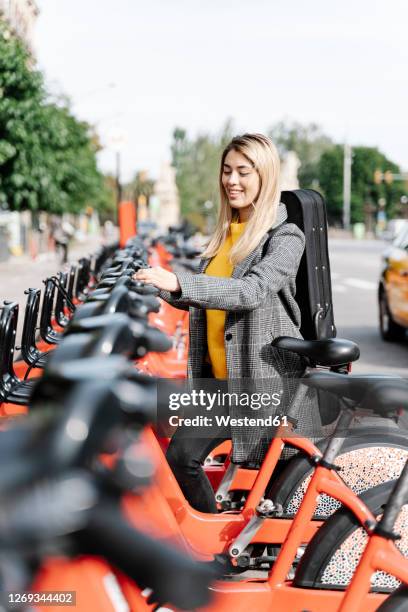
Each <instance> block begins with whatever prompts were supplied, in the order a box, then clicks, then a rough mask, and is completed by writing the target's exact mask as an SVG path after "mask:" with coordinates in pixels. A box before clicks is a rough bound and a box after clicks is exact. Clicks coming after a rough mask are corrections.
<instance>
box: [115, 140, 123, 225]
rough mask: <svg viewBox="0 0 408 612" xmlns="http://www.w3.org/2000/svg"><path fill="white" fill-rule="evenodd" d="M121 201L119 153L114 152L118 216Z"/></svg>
mask: <svg viewBox="0 0 408 612" xmlns="http://www.w3.org/2000/svg"><path fill="white" fill-rule="evenodd" d="M121 201H122V183H121V181H120V151H116V209H117V212H118V214H119V204H120V203H121Z"/></svg>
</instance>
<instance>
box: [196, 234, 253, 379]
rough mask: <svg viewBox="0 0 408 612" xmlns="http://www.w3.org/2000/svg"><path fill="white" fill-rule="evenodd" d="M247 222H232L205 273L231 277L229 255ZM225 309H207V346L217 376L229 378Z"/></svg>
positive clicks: (214, 373) (231, 268)
mask: <svg viewBox="0 0 408 612" xmlns="http://www.w3.org/2000/svg"><path fill="white" fill-rule="evenodd" d="M245 225H246V224H245V223H231V225H230V233H229V234H228V236H227V238H226V240H225V242H224V244H223V245H222V247H221V249H220V251H219V253H217V255H216V256H215V257H214V258H213V259H212V260H211V261H210V263H209V264H208V266H207V268H206V270H205V273H206V274H208V275H209V276H222V277H224V278H225V277H230V276H231V274H232V271H233V266H232V265H231V263H230V262H229V259H228V255H229V252H230V250H231V248H232V245H233V244H235V242H236V241H237V240H238V238H239V237H240V235H241V234H242V232H243V231H244V228H245ZM226 314H227V313H226V311H225V310H209V309H207V310H206V316H207V346H208V357H209V360H210V362H211V366H212V371H213V375H214V377H215V378H227V376H228V373H227V361H226V357H225V344H224V328H225V317H226Z"/></svg>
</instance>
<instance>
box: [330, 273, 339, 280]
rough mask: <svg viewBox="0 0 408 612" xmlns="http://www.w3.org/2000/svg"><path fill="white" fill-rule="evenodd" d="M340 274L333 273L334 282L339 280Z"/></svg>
mask: <svg viewBox="0 0 408 612" xmlns="http://www.w3.org/2000/svg"><path fill="white" fill-rule="evenodd" d="M339 276H340V274H338V273H337V272H332V274H331V277H332V280H337V279H338V278H339Z"/></svg>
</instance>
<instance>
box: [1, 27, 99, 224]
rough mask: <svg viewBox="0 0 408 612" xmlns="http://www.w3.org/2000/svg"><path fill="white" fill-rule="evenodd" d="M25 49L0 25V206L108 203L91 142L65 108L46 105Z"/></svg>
mask: <svg viewBox="0 0 408 612" xmlns="http://www.w3.org/2000/svg"><path fill="white" fill-rule="evenodd" d="M30 64H31V58H30V56H29V55H28V52H27V50H26V49H25V47H24V46H23V45H22V44H21V43H20V42H19V41H18V40H17V39H16V38H14V37H13V36H10V35H9V33H8V30H7V28H6V27H5V26H4V25H2V24H0V205H1V204H3V205H4V204H7V205H8V206H9V207H10V208H11V209H12V210H21V209H27V208H28V209H31V210H34V211H35V210H45V211H48V212H54V213H62V212H74V213H75V212H79V211H80V210H82V209H83V208H84V207H85V206H86V205H92V206H93V207H96V208H100V207H102V208H103V207H105V206H106V205H107V203H108V200H109V196H108V194H107V192H106V189H105V184H104V178H103V176H102V175H101V173H100V172H99V171H98V169H97V166H96V152H97V146H98V145H97V140H96V138H95V135H94V134H93V133H92V131H91V128H90V126H89V125H88V124H86V123H83V122H80V121H78V120H77V119H76V118H75V117H74V116H73V115H72V114H71V112H70V109H69V103H68V101H67V100H64V101H61V100H59V101H48V100H47V98H46V91H45V89H44V84H43V78H42V75H41V73H40V72H38V71H36V70H33V69H32V67H31V65H30Z"/></svg>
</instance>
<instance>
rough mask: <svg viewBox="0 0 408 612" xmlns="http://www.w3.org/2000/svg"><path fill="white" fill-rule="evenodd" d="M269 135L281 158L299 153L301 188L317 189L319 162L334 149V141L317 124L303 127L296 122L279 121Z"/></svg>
mask: <svg viewBox="0 0 408 612" xmlns="http://www.w3.org/2000/svg"><path fill="white" fill-rule="evenodd" d="M268 135H269V136H270V138H271V139H272V140H273V142H274V143H275V145H276V146H277V148H278V151H279V154H280V156H281V158H284V156H285V155H286V153H288V152H289V151H295V153H297V155H298V157H299V160H300V162H301V166H300V168H299V172H298V178H299V184H300V187H302V188H304V189H308V188H313V187H314V188H316V187H317V186H318V181H319V160H320V157H321V156H322V154H323V153H324V152H325V151H329V150H331V149H332V148H333V146H334V145H333V141H332V140H331V138H329V136H326V135H325V134H324V133H323V132H322V130H321V128H320V127H319V126H318V125H317V124H316V123H309V124H307V125H303V124H301V123H298V122H296V121H294V122H291V123H289V124H288V123H287V122H285V121H279V122H278V123H276V124H275V125H273V126H272V127H271V128H270V129H269V131H268Z"/></svg>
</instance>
